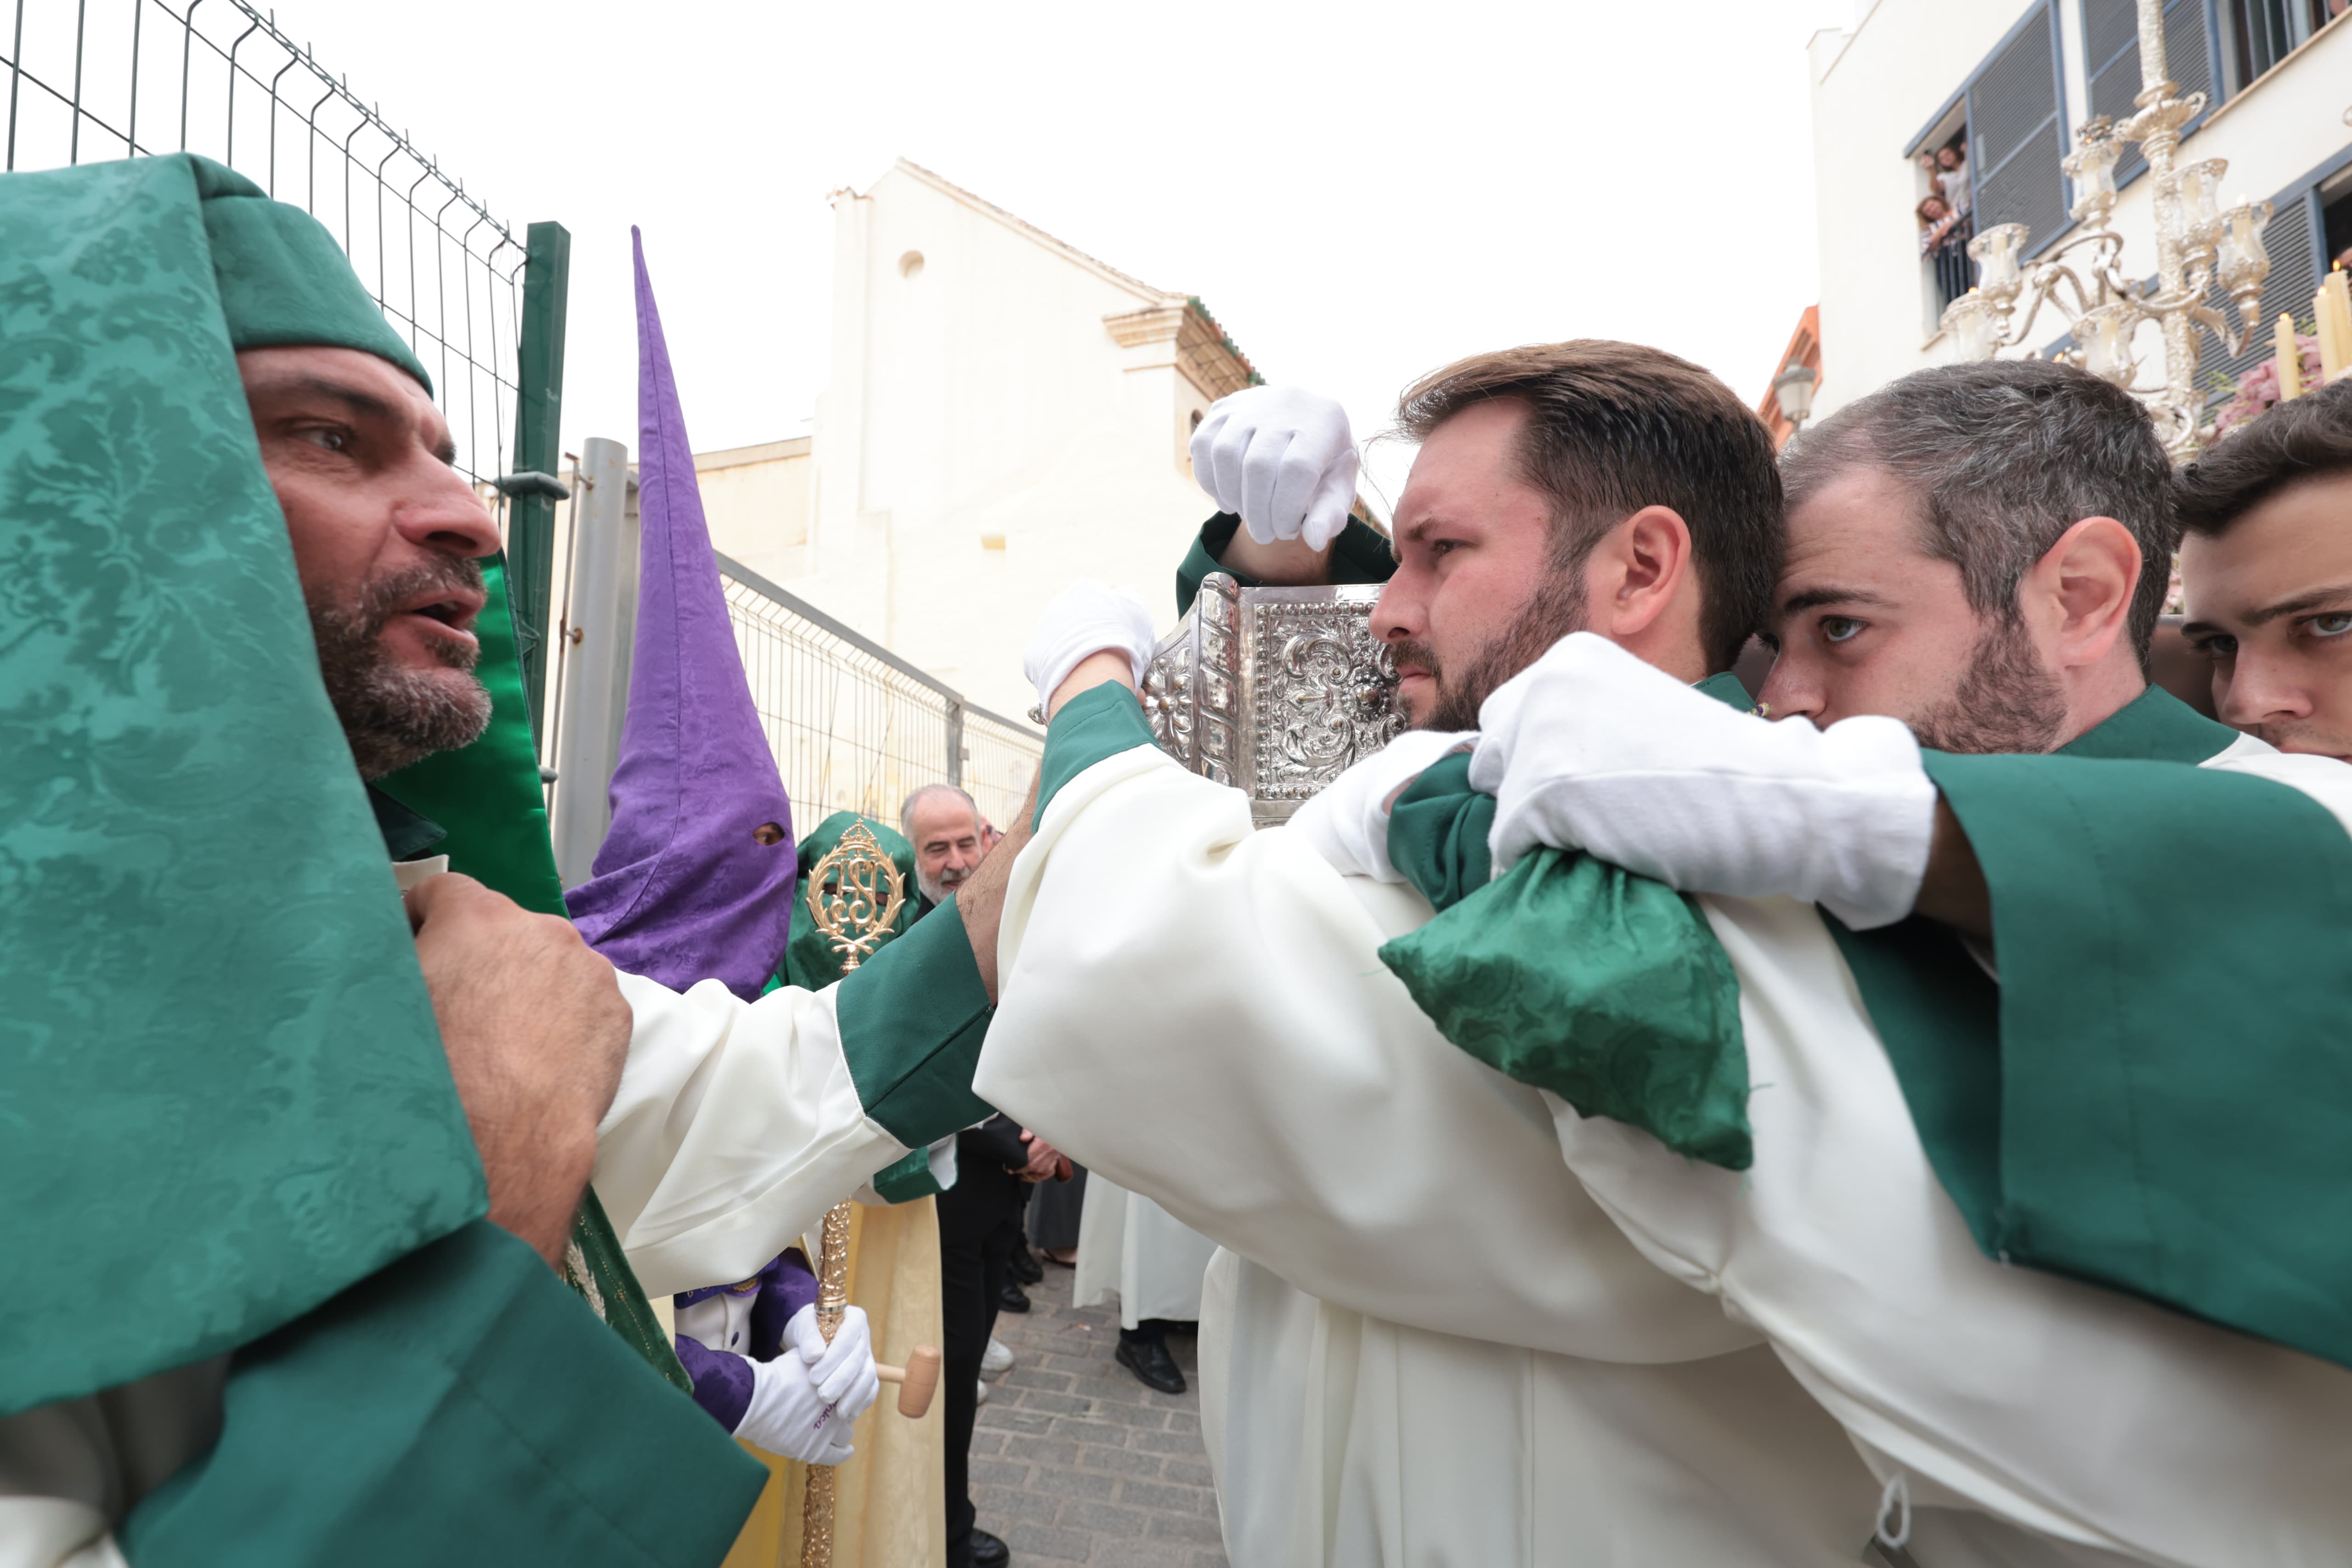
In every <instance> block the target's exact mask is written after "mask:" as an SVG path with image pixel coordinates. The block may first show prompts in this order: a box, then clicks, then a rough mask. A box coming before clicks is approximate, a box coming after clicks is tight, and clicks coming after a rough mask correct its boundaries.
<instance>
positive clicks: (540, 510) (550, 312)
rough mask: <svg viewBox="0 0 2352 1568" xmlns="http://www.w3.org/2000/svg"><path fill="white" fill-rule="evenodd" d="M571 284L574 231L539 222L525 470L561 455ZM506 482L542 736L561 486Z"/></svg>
mask: <svg viewBox="0 0 2352 1568" xmlns="http://www.w3.org/2000/svg"><path fill="white" fill-rule="evenodd" d="M571 286H572V232H571V230H569V229H567V228H565V227H564V226H562V224H560V223H535V224H532V225H531V226H530V259H529V260H528V261H526V262H525V263H524V265H523V274H522V353H521V359H520V364H519V366H518V374H517V375H516V377H515V383H516V394H517V395H516V398H515V438H514V468H515V473H516V475H517V476H518V477H527V476H531V475H552V474H554V473H555V472H556V469H557V467H558V465H559V463H560V461H561V459H562V452H561V450H560V449H559V448H560V447H561V445H562V423H563V417H562V416H563V320H564V309H565V300H566V297H567V296H568V295H569V293H570V292H571ZM501 488H502V489H506V490H507V492H508V501H507V504H508V508H509V510H508V526H507V583H508V591H509V595H510V602H511V603H512V604H513V605H514V616H515V638H516V642H517V645H518V647H519V648H520V652H521V655H522V679H523V689H524V690H525V691H526V692H527V693H528V694H529V696H530V729H531V733H532V734H533V735H534V736H536V735H537V734H539V732H540V731H541V727H542V720H541V712H540V710H541V705H542V702H543V700H544V696H543V694H544V693H545V691H546V689H547V631H548V617H549V614H550V606H549V604H548V598H549V595H550V593H551V590H552V588H553V585H554V580H555V502H556V499H557V496H558V495H560V494H561V493H562V487H561V486H560V485H558V484H555V483H552V482H551V483H548V484H546V485H543V486H530V485H513V486H502V487H501Z"/></svg>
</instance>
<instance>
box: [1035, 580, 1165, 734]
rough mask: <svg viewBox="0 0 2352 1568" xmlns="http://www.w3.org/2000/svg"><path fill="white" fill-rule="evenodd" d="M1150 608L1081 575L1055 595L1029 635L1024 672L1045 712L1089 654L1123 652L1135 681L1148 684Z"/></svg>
mask: <svg viewBox="0 0 2352 1568" xmlns="http://www.w3.org/2000/svg"><path fill="white" fill-rule="evenodd" d="M1152 643H1153V638H1152V636H1151V612H1150V610H1147V609H1145V608H1144V607H1143V601H1142V600H1140V599H1139V598H1137V597H1136V596H1135V595H1133V594H1130V593H1128V592H1126V591H1125V590H1123V589H1118V588H1113V587H1110V586H1108V585H1107V584H1101V583H1097V582H1096V581H1095V580H1094V579H1093V578H1091V577H1082V578H1080V579H1079V580H1078V581H1077V582H1075V583H1073V584H1070V585H1069V586H1068V587H1066V588H1065V589H1063V590H1062V591H1061V592H1060V593H1059V594H1057V595H1055V597H1054V602H1053V603H1052V604H1050V605H1046V606H1045V614H1044V615H1043V616H1039V617H1038V620H1037V629H1036V630H1035V631H1034V632H1032V633H1030V634H1029V651H1028V653H1026V654H1025V655H1024V656H1023V658H1022V660H1021V671H1022V673H1023V674H1024V675H1026V676H1027V677H1028V678H1029V680H1030V684H1032V685H1034V687H1036V689H1037V706H1038V709H1039V710H1040V711H1041V712H1042V711H1043V710H1045V708H1046V707H1047V706H1049V705H1050V704H1051V703H1052V702H1053V700H1054V693H1055V692H1056V691H1058V690H1060V689H1061V686H1062V682H1064V681H1065V680H1067V679H1069V678H1070V671H1072V670H1074V669H1076V668H1078V665H1079V663H1080V662H1081V661H1082V660H1084V659H1085V658H1087V655H1089V654H1096V653H1104V652H1110V653H1123V654H1125V655H1126V656H1127V662H1128V666H1129V668H1130V669H1131V670H1133V672H1134V675H1135V683H1136V685H1137V686H1139V687H1140V686H1141V685H1142V684H1143V670H1144V667H1145V666H1146V665H1148V664H1150V662H1151V648H1152Z"/></svg>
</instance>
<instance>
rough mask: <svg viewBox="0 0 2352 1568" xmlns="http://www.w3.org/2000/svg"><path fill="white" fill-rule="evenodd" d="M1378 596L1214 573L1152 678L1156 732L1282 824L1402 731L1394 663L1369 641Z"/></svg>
mask: <svg viewBox="0 0 2352 1568" xmlns="http://www.w3.org/2000/svg"><path fill="white" fill-rule="evenodd" d="M1379 598H1380V590H1379V589H1378V588H1375V587H1345V588H1244V587H1241V586H1240V585H1239V584H1236V583H1235V582H1234V579H1233V578H1231V577H1229V576H1227V575H1226V574H1223V573H1213V574H1210V576H1209V577H1208V578H1207V579H1205V580H1204V581H1203V582H1202V584H1201V593H1200V596H1199V597H1198V598H1197V599H1196V600H1195V601H1194V602H1193V606H1192V612H1191V613H1190V614H1189V615H1187V616H1185V618H1184V621H1183V623H1182V624H1181V625H1180V626H1177V628H1176V629H1175V630H1174V631H1173V632H1171V634H1169V636H1168V637H1166V638H1165V639H1163V640H1162V641H1161V643H1160V647H1159V649H1158V651H1157V652H1156V653H1155V654H1154V655H1153V658H1152V661H1151V664H1150V668H1149V669H1148V670H1147V671H1146V672H1145V675H1144V680H1143V708H1144V713H1145V715H1146V716H1147V717H1148V718H1149V719H1150V723H1151V730H1152V734H1153V735H1154V736H1155V737H1156V738H1157V739H1158V740H1159V742H1160V745H1161V746H1162V747H1164V748H1166V750H1167V751H1168V752H1170V754H1171V755H1172V756H1174V757H1175V758H1176V759H1177V760H1178V761H1180V762H1181V763H1183V764H1184V765H1185V766H1186V767H1188V768H1191V769H1192V771H1193V772H1194V773H1202V774H1204V775H1206V776H1207V777H1210V778H1213V779H1215V780H1217V781H1218V782H1219V783H1221V784H1233V785H1234V786H1236V787H1237V788H1240V789H1241V790H1243V791H1244V792H1245V793H1247V795H1249V797H1250V811H1251V816H1252V817H1253V818H1254V819H1255V821H1256V822H1257V824H1258V826H1261V827H1264V826H1273V825H1274V824H1276V823H1279V822H1281V821H1283V820H1284V819H1285V818H1286V817H1288V816H1289V815H1290V814H1291V813H1292V812H1294V811H1296V810H1297V809H1298V804H1299V802H1301V801H1304V800H1307V799H1310V798H1311V797H1313V796H1314V795H1316V794H1317V793H1318V792H1319V791H1320V790H1321V789H1322V788H1323V786H1324V785H1326V784H1329V783H1330V782H1331V780H1332V779H1333V778H1335V777H1337V776H1338V775H1339V772H1340V771H1341V770H1342V769H1344V768H1346V767H1347V766H1348V765H1349V763H1353V762H1355V761H1356V760H1357V759H1358V758H1359V757H1362V756H1365V755H1368V754H1370V752H1376V751H1378V750H1380V749H1381V747H1382V746H1385V745H1387V744H1388V743H1389V742H1390V741H1391V740H1392V739H1393V738H1394V737H1395V736H1396V734H1397V732H1398V731H1400V730H1402V729H1403V728H1404V724H1405V720H1404V714H1403V711H1402V710H1401V709H1400V708H1398V706H1397V703H1396V688H1397V677H1396V668H1395V664H1394V662H1393V661H1392V660H1391V658H1390V656H1389V650H1388V648H1387V647H1386V645H1385V644H1383V643H1381V640H1380V639H1379V638H1378V637H1374V636H1372V633H1371V626H1370V617H1371V612H1372V605H1374V604H1375V603H1377V602H1378V601H1379Z"/></svg>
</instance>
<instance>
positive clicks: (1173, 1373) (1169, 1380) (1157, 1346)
mask: <svg viewBox="0 0 2352 1568" xmlns="http://www.w3.org/2000/svg"><path fill="white" fill-rule="evenodd" d="M1115 1359H1116V1360H1117V1361H1118V1364H1119V1365H1121V1366H1123V1367H1125V1368H1127V1370H1128V1371H1129V1372H1131V1373H1135V1377H1136V1381H1137V1382H1139V1383H1140V1384H1143V1386H1144V1387H1146V1388H1156V1389H1158V1390H1159V1391H1160V1393H1162V1394H1181V1393H1183V1392H1184V1373H1183V1370H1182V1369H1181V1368H1180V1367H1179V1366H1177V1364H1176V1358H1175V1357H1174V1356H1171V1355H1170V1354H1169V1353H1168V1347H1167V1346H1166V1345H1164V1344H1162V1343H1160V1342H1159V1341H1158V1340H1145V1341H1143V1342H1140V1343H1139V1342H1135V1341H1132V1340H1121V1341H1119V1342H1118V1354H1117V1356H1116V1358H1115Z"/></svg>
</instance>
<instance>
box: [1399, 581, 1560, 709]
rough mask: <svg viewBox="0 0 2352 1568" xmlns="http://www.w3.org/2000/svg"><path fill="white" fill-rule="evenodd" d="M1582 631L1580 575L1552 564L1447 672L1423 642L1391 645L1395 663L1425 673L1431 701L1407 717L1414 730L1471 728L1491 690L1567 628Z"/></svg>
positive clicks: (1533, 658)
mask: <svg viewBox="0 0 2352 1568" xmlns="http://www.w3.org/2000/svg"><path fill="white" fill-rule="evenodd" d="M1583 629H1584V593H1583V574H1582V573H1580V572H1578V571H1573V570H1561V569H1558V568H1555V569H1554V570H1552V571H1549V572H1547V573H1546V574H1544V579H1543V581H1542V582H1541V583H1539V584H1537V585H1536V591H1535V593H1534V594H1533V595H1530V596H1529V597H1528V602H1527V603H1526V604H1525V605H1522V606H1521V607H1520V610H1519V613H1518V615H1517V617H1516V618H1514V619H1513V620H1512V622H1511V624H1510V625H1509V626H1505V627H1504V628H1503V629H1502V630H1501V631H1499V632H1497V633H1496V634H1495V636H1494V637H1493V638H1491V639H1490V640H1489V641H1488V642H1487V644H1486V647H1482V648H1480V649H1478V650H1477V651H1476V652H1475V653H1473V654H1472V655H1471V656H1470V657H1469V658H1467V659H1465V661H1464V662H1463V665H1462V668H1461V669H1459V670H1458V671H1455V672H1453V673H1450V674H1449V673H1448V672H1447V671H1446V670H1445V668H1444V667H1443V666H1441V665H1440V664H1439V663H1438V660H1437V650H1436V649H1435V648H1433V647H1430V646H1429V645H1428V644H1427V643H1424V642H1413V641H1406V642H1401V643H1396V644H1393V645H1391V646H1392V647H1393V649H1394V652H1395V656H1396V658H1397V661H1398V662H1399V663H1402V664H1412V665H1417V666H1419V667H1420V668H1423V669H1425V670H1427V671H1428V672H1429V681H1430V685H1431V686H1432V688H1433V689H1434V690H1435V693H1436V700H1434V701H1433V702H1432V703H1431V704H1430V708H1429V711H1427V712H1426V713H1423V715H1421V717H1420V718H1418V719H1416V720H1414V721H1413V728H1415V729H1417V730H1475V729H1476V728H1477V727H1478V710H1479V708H1480V707H1482V706H1483V705H1484V704H1485V703H1486V699H1487V698H1488V697H1490V696H1492V695H1493V694H1494V690H1495V688H1496V687H1497V686H1500V685H1502V684H1503V682H1505V681H1507V680H1508V679H1511V677H1513V676H1515V675H1517V674H1518V672H1519V671H1521V670H1523V669H1525V668H1527V667H1528V666H1529V665H1531V664H1533V663H1534V662H1535V661H1536V660H1538V659H1539V658H1542V657H1543V656H1544V655H1545V653H1547V652H1548V651H1549V649H1550V647H1551V645H1552V644H1554V643H1556V642H1558V641H1559V639H1560V638H1562V637H1566V636H1567V635H1568V634H1569V633H1570V632H1575V631H1582V630H1583Z"/></svg>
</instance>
